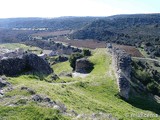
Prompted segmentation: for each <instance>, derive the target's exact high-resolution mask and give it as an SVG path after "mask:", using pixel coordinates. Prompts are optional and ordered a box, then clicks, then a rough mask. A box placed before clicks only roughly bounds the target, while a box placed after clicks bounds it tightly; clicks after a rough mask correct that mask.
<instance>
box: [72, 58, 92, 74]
mask: <svg viewBox="0 0 160 120" xmlns="http://www.w3.org/2000/svg"><path fill="white" fill-rule="evenodd" d="M92 69H93V64H92V63H91V62H90V61H89V60H88V59H86V58H81V59H78V60H76V67H75V71H76V72H78V73H89V72H91V71H92Z"/></svg>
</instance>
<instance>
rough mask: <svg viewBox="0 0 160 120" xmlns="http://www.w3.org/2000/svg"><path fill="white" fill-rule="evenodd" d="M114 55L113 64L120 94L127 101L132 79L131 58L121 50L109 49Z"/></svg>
mask: <svg viewBox="0 0 160 120" xmlns="http://www.w3.org/2000/svg"><path fill="white" fill-rule="evenodd" d="M108 49H109V51H110V53H111V54H112V63H113V66H114V70H115V73H116V78H117V84H118V87H119V93H120V95H121V96H122V97H124V98H125V99H128V98H129V92H130V77H131V56H130V55H128V54H127V53H126V52H124V51H123V50H121V49H117V48H114V47H108Z"/></svg>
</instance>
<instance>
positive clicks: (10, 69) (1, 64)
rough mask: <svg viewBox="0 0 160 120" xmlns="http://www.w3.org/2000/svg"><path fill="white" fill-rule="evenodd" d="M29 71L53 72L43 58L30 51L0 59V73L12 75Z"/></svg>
mask: <svg viewBox="0 0 160 120" xmlns="http://www.w3.org/2000/svg"><path fill="white" fill-rule="evenodd" d="M29 71H31V72H37V73H43V74H50V73H52V72H53V70H52V69H51V68H50V66H49V64H48V63H47V62H46V61H45V60H43V59H42V58H40V57H38V56H37V55H35V54H32V53H24V54H23V55H20V56H16V57H8V58H7V57H5V58H4V59H1V60H0V75H7V76H14V75H19V74H21V73H23V72H29Z"/></svg>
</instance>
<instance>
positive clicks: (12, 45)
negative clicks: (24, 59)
mask: <svg viewBox="0 0 160 120" xmlns="http://www.w3.org/2000/svg"><path fill="white" fill-rule="evenodd" d="M0 48H7V49H10V50H15V49H16V48H23V49H24V50H27V51H28V50H29V51H32V52H33V53H37V54H39V53H40V52H41V51H42V49H40V48H38V47H31V46H27V45H25V44H20V43H5V44H0Z"/></svg>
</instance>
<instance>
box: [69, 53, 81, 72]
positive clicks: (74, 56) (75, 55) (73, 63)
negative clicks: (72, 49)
mask: <svg viewBox="0 0 160 120" xmlns="http://www.w3.org/2000/svg"><path fill="white" fill-rule="evenodd" d="M82 57H83V55H82V54H80V53H73V54H71V56H70V57H69V62H70V66H71V67H72V68H73V70H75V67H76V60H77V59H80V58H82Z"/></svg>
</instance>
